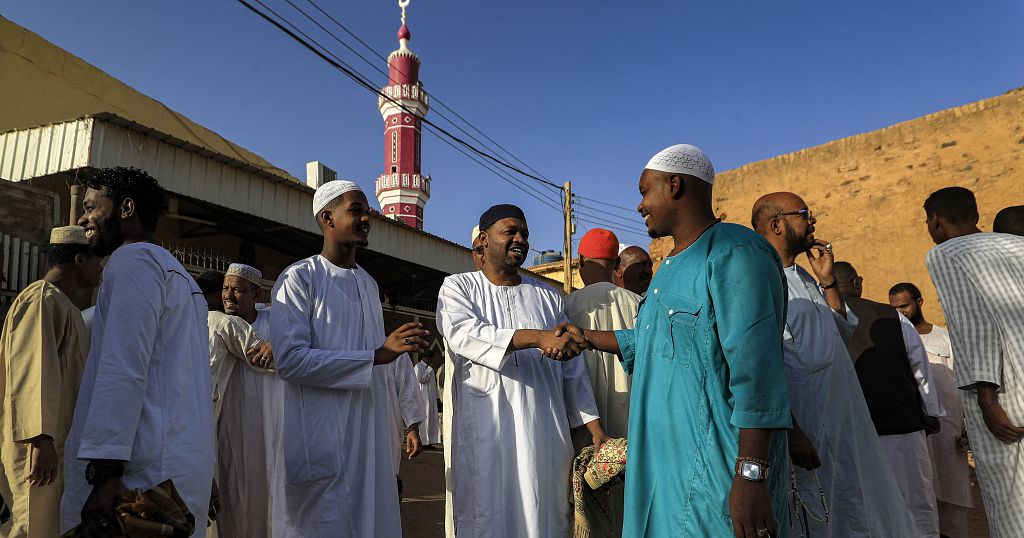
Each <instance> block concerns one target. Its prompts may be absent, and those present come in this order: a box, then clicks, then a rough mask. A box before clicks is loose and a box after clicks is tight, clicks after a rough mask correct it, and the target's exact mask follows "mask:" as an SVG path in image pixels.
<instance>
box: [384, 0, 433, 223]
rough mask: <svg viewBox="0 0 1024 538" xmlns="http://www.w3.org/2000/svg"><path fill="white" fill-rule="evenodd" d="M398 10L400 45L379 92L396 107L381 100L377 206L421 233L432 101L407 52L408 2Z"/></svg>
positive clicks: (417, 61) (415, 61)
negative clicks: (423, 152)
mask: <svg viewBox="0 0 1024 538" xmlns="http://www.w3.org/2000/svg"><path fill="white" fill-rule="evenodd" d="M398 5H399V6H401V8H402V27H401V28H399V29H398V43H399V46H398V50H396V51H394V52H392V53H391V55H390V56H388V85H387V86H385V87H384V88H382V89H381V92H382V93H384V95H386V96H388V97H389V98H390V99H393V100H394V101H395V102H392V101H391V100H389V99H385V98H384V97H379V98H378V99H377V108H379V109H380V115H381V116H382V117H383V118H384V173H383V174H381V175H380V176H379V177H378V178H377V184H376V191H377V201H379V202H380V210H381V213H382V214H383V215H384V216H385V217H390V218H393V219H395V220H399V221H402V222H404V223H406V224H408V225H409V226H412V227H414V228H416V229H419V230H422V229H423V207H424V206H426V205H427V199H428V198H430V176H425V175H422V174H421V173H420V122H421V118H423V117H424V116H426V115H427V110H429V108H430V100H429V98H428V97H427V92H425V91H423V86H422V85H421V84H420V79H419V72H420V59H419V57H418V56H416V54H415V53H414V52H413V51H411V50H409V40H410V38H411V37H412V35H411V34H410V33H409V27H408V26H406V25H405V8H406V6H408V5H409V0H399V2H398ZM396 102H397V103H401V106H399V105H398V104H396ZM403 107H404V108H403ZM410 111H411V112H410Z"/></svg>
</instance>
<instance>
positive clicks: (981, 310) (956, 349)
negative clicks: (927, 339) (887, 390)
mask: <svg viewBox="0 0 1024 538" xmlns="http://www.w3.org/2000/svg"><path fill="white" fill-rule="evenodd" d="M927 265H928V273H929V274H930V275H931V277H932V281H933V282H934V283H935V289H936V290H937V291H938V292H939V301H940V303H941V304H942V310H943V312H945V314H946V322H947V323H949V337H950V340H951V341H952V344H953V355H954V356H956V362H955V363H954V365H953V366H954V370H955V373H956V380H957V383H958V384H959V386H960V388H961V389H964V390H965V391H966V394H964V398H963V400H964V411H965V412H966V415H967V428H968V433H969V435H970V439H971V451H972V452H973V454H974V463H975V470H976V471H977V473H978V482H979V483H980V485H981V494H982V498H983V500H984V503H985V513H986V515H987V517H988V524H989V532H991V534H992V536H994V537H1008V536H1013V537H1017V536H1020V533H1021V529H1024V474H1022V473H1021V472H1020V470H1021V469H1022V468H1024V441H1022V440H1020V439H1018V440H1017V441H1016V442H1014V443H1009V444H1007V443H1004V442H1002V441H1000V440H999V439H998V438H996V436H995V435H993V434H992V432H990V431H989V429H988V427H987V426H986V425H985V420H984V417H983V416H982V413H981V408H980V407H978V401H977V384H978V383H981V382H984V383H992V384H994V385H996V386H997V387H998V391H999V392H998V396H999V405H1000V406H1002V408H1003V411H1005V412H1006V417H1007V418H1009V419H1010V422H1012V423H1013V424H1014V425H1016V426H1024V237H1020V236H1016V235H1009V234H997V233H975V234H970V235H965V236H962V237H957V238H954V239H950V240H948V241H946V242H944V243H942V244H940V245H937V246H935V248H933V249H932V250H930V251H929V252H928V257H927Z"/></svg>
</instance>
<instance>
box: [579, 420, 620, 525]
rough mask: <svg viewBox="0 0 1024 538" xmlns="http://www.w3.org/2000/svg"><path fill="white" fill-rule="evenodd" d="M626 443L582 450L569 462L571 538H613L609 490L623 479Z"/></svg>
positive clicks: (612, 442) (612, 441)
mask: <svg viewBox="0 0 1024 538" xmlns="http://www.w3.org/2000/svg"><path fill="white" fill-rule="evenodd" d="M625 469H626V440H625V439H623V438H616V439H612V440H610V441H608V442H607V443H605V444H604V445H602V446H601V450H599V451H598V452H597V454H596V455H595V454H594V446H593V445H591V446H588V447H585V448H584V449H583V450H581V451H580V454H579V456H576V459H575V460H573V462H572V497H573V499H572V500H573V530H572V535H573V538H612V537H613V536H614V535H615V523H614V521H613V519H614V518H613V514H612V502H611V487H612V486H613V485H615V484H618V483H620V482H622V481H623V480H624V476H623V471H624V470H625Z"/></svg>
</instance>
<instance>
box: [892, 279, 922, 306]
mask: <svg viewBox="0 0 1024 538" xmlns="http://www.w3.org/2000/svg"><path fill="white" fill-rule="evenodd" d="M903 292H907V293H909V294H910V298H911V299H913V300H915V301H916V300H918V299H920V298H921V290H919V289H917V286H915V285H913V284H911V283H910V282H900V283H899V284H896V285H895V286H893V287H891V288H889V295H896V294H897V293H903Z"/></svg>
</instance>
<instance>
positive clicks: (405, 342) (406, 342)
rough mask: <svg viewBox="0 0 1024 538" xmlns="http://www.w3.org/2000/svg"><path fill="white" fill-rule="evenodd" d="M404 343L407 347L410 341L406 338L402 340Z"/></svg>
mask: <svg viewBox="0 0 1024 538" xmlns="http://www.w3.org/2000/svg"><path fill="white" fill-rule="evenodd" d="M402 343H403V344H405V345H409V344H410V341H409V339H408V338H404V339H402Z"/></svg>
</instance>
